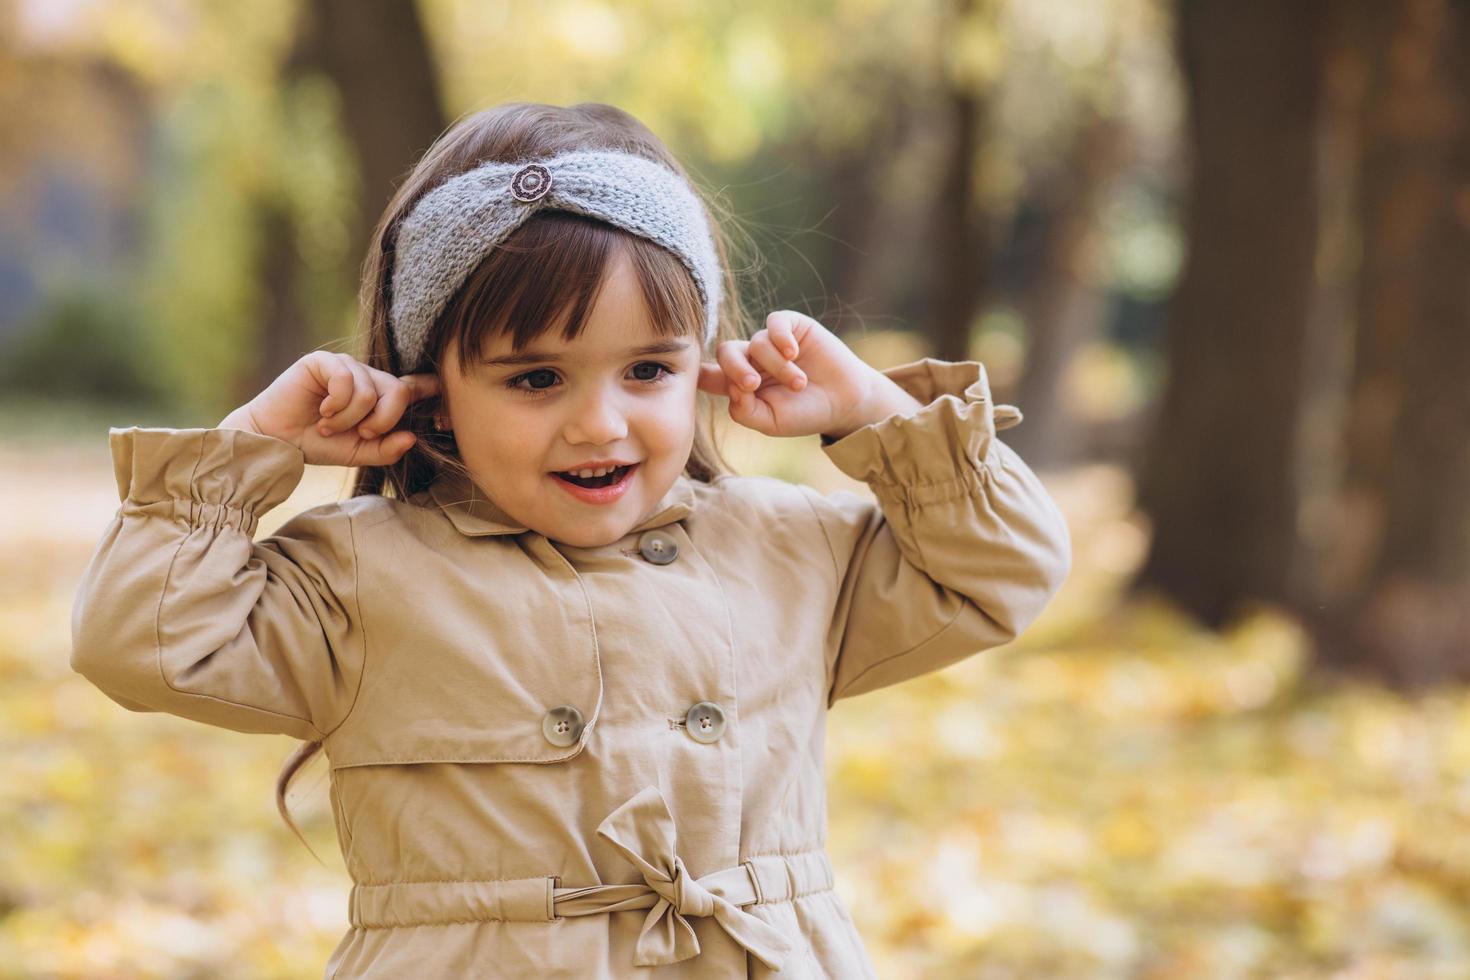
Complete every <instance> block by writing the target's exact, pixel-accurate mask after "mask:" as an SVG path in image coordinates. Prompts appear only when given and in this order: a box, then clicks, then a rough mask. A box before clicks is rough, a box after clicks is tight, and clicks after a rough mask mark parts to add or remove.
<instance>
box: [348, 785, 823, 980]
mask: <svg viewBox="0 0 1470 980" xmlns="http://www.w3.org/2000/svg"><path fill="white" fill-rule="evenodd" d="M597 833H598V835H599V836H601V837H603V838H604V839H606V840H607V841H608V842H609V843H611V844H612V845H613V847H615V848H617V850H618V852H619V853H621V854H622V855H623V856H624V857H625V858H627V859H628V861H629V863H630V864H632V865H633V866H634V867H635V868H637V869H638V871H639V873H640V874H641V875H642V876H643V881H642V882H639V883H635V884H626V885H587V886H582V887H576V888H563V887H560V885H561V879H560V878H559V877H558V876H556V875H543V876H539V877H535V878H514V879H500V880H496V881H424V882H389V883H386V884H381V885H354V886H353V888H352V893H351V896H350V898H349V901H348V920H349V921H350V922H351V923H352V926H353V927H354V928H362V929H379V928H390V927H394V926H412V925H428V924H445V923H453V922H484V921H505V922H551V921H554V920H556V919H560V918H566V917H569V916H579V915H597V914H601V913H604V912H625V911H631V910H636V909H649V910H650V911H649V913H648V915H647V916H646V917H645V918H644V920H643V929H642V931H641V933H640V934H639V936H638V943H637V945H636V947H635V948H634V956H633V963H634V965H636V966H660V965H666V964H669V963H677V962H679V961H681V960H686V959H689V958H691V957H694V956H698V955H699V940H698V939H697V938H696V936H695V933H694V928H693V926H691V925H690V924H689V921H688V920H687V919H686V918H685V917H686V916H691V915H692V916H713V917H714V919H715V921H717V922H718V923H719V924H720V926H721V927H722V928H723V929H724V930H725V931H726V932H727V933H729V935H730V936H731V938H733V939H734V940H735V941H736V942H738V943H739V944H740V945H741V946H743V947H744V948H745V949H747V950H749V951H750V953H751V954H752V955H754V956H755V957H756V958H758V959H759V960H760V961H761V962H762V963H764V964H766V966H768V967H770V968H771V969H772V970H779V969H780V968H781V964H782V962H783V961H784V960H785V958H786V956H787V954H789V953H790V952H791V951H792V950H793V949H795V948H796V943H795V942H794V941H793V940H792V939H791V938H790V937H788V936H786V935H785V934H784V933H782V932H781V931H780V930H778V929H776V928H775V927H774V926H772V925H771V924H770V923H768V922H766V921H765V920H763V919H760V918H758V917H756V916H754V915H751V914H750V913H749V912H746V911H745V910H744V909H743V908H741V906H745V905H762V904H771V903H775V902H788V901H791V900H792V899H794V898H799V897H801V896H802V895H809V894H812V893H814V892H820V891H827V890H829V889H831V888H832V887H833V886H834V879H833V874H832V863H831V861H830V860H829V859H828V857H827V853H826V851H824V850H821V849H816V850H811V851H802V852H798V853H794V854H764V855H758V856H756V857H752V858H749V859H748V860H746V861H743V862H741V863H740V864H737V865H735V866H734V867H731V868H724V869H722V870H720V871H714V872H711V873H710V874H707V875H704V876H703V877H701V878H693V877H691V876H690V875H689V872H688V869H687V868H686V867H685V865H684V861H683V859H682V858H680V857H679V855H678V852H677V847H676V844H677V840H676V836H675V831H674V820H673V816H672V814H671V813H670V812H669V808H668V804H667V803H666V802H665V801H664V798H663V796H662V794H660V793H659V791H658V787H656V786H648V787H645V788H644V789H642V790H641V791H639V792H638V793H637V794H636V795H635V796H633V797H632V798H631V799H629V800H628V801H627V802H625V803H624V804H622V805H621V806H619V807H618V808H617V809H616V810H614V811H613V812H612V813H610V814H608V816H607V818H606V819H604V820H603V821H602V823H601V824H600V825H599V826H598V828H597Z"/></svg>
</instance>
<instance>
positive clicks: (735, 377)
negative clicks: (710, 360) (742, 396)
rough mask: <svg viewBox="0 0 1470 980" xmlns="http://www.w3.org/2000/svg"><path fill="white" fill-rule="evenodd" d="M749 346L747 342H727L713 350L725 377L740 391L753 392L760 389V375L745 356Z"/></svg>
mask: <svg viewBox="0 0 1470 980" xmlns="http://www.w3.org/2000/svg"><path fill="white" fill-rule="evenodd" d="M749 346H750V343H749V342H748V341H744V340H727V341H725V342H724V343H722V344H720V346H719V347H717V348H716V349H715V359H716V360H718V361H719V362H720V367H722V368H723V369H724V371H725V376H726V377H728V378H729V379H730V381H731V382H732V383H733V384H734V385H735V386H737V387H739V388H740V389H741V390H742V391H754V390H755V389H756V388H758V387H760V383H761V377H760V373H759V372H758V371H756V369H755V366H754V365H753V364H751V363H750V359H749V358H747V357H746V356H745V351H746V349H747V348H748V347H749Z"/></svg>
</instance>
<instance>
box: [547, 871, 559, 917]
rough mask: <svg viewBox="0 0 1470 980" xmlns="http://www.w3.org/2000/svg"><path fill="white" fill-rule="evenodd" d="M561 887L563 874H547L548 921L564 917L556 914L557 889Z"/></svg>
mask: <svg viewBox="0 0 1470 980" xmlns="http://www.w3.org/2000/svg"><path fill="white" fill-rule="evenodd" d="M560 887H561V875H547V876H546V921H548V922H554V921H556V920H557V919H560V918H562V916H559V915H557V914H556V890H557V889H558V888H560Z"/></svg>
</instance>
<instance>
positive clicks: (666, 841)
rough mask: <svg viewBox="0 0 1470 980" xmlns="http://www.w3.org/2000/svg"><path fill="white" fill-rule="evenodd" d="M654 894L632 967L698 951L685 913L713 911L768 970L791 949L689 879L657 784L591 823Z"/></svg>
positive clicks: (772, 930)
mask: <svg viewBox="0 0 1470 980" xmlns="http://www.w3.org/2000/svg"><path fill="white" fill-rule="evenodd" d="M597 833H598V834H599V835H600V836H601V837H603V838H605V839H606V840H607V841H608V842H609V843H611V844H612V845H613V846H614V847H616V848H617V849H618V851H619V852H621V853H622V855H623V856H624V857H625V858H627V859H628V861H629V862H630V863H631V864H633V866H634V867H636V868H637V869H638V870H639V871H640V872H641V873H642V874H643V880H644V881H646V882H647V883H648V887H649V888H651V889H653V891H654V892H656V893H657V894H658V896H659V900H658V902H657V903H656V904H655V905H654V906H653V908H651V909H650V910H649V912H648V917H647V918H645V919H644V920H643V929H642V931H641V932H640V933H639V935H638V944H637V946H636V947H635V948H634V953H633V963H634V964H635V965H637V966H664V965H667V964H670V963H678V962H679V961H680V960H687V959H689V958H690V957H693V956H698V955H699V939H698V937H696V936H695V934H694V927H693V926H691V925H690V924H689V921H688V920H687V919H685V918H684V917H685V916H686V915H700V916H703V915H713V916H714V917H715V920H716V921H717V922H719V924H720V925H721V926H723V927H724V930H725V931H726V932H727V933H729V934H730V936H731V938H733V939H734V940H735V941H736V942H738V943H739V944H740V945H741V946H744V947H745V948H746V949H747V950H749V951H750V952H751V954H752V955H754V956H755V957H756V958H757V959H759V960H760V961H761V962H762V963H764V964H765V965H766V966H768V967H770V968H771V969H773V970H780V969H781V963H782V962H783V961H784V960H785V958H786V956H787V954H789V953H790V952H791V951H792V949H793V948H794V947H793V944H792V942H791V940H790V939H788V938H787V937H786V936H784V935H783V934H782V933H781V932H780V931H778V930H777V929H776V928H775V927H773V926H771V925H770V924H769V923H767V922H763V921H762V920H760V919H758V918H756V917H755V916H753V915H751V914H750V913H749V912H746V911H745V910H744V909H742V908H740V906H738V905H735V904H734V903H732V902H730V901H728V900H726V899H724V898H721V897H720V896H718V895H716V894H714V893H713V892H711V891H710V890H709V889H708V888H705V887H704V886H703V885H701V884H700V883H699V882H698V881H697V880H695V879H694V878H692V877H690V875H689V870H688V869H687V868H685V867H684V861H683V859H682V858H680V857H679V855H678V853H677V851H676V849H675V844H676V834H675V831H674V817H673V814H671V813H670V812H669V806H668V804H667V803H666V802H665V801H664V798H663V796H662V794H660V793H659V791H658V787H656V786H646V787H644V788H643V789H642V790H640V791H639V792H638V793H637V795H635V796H633V797H632V798H631V799H629V800H628V801H627V802H626V803H624V804H623V805H622V806H620V807H618V808H617V809H616V810H614V811H613V812H612V813H610V814H608V815H607V817H606V818H605V819H604V820H603V821H602V823H601V824H599V825H598V827H597Z"/></svg>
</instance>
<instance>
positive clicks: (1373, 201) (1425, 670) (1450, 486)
mask: <svg viewBox="0 0 1470 980" xmlns="http://www.w3.org/2000/svg"><path fill="white" fill-rule="evenodd" d="M1341 13H1342V16H1343V19H1344V24H1345V29H1344V30H1343V31H1341V35H1340V36H1341V37H1342V40H1343V50H1344V55H1345V56H1346V57H1348V58H1354V59H1355V60H1356V65H1355V66H1354V67H1355V69H1356V72H1357V74H1358V75H1359V76H1360V77H1361V80H1362V81H1361V92H1362V98H1361V99H1360V102H1359V105H1360V112H1361V116H1360V119H1359V120H1358V125H1357V133H1358V134H1359V137H1360V140H1361V148H1360V159H1361V163H1360V174H1359V180H1358V193H1357V215H1356V217H1357V220H1358V223H1359V229H1360V239H1361V260H1360V265H1359V268H1358V279H1357V283H1358V293H1357V317H1356V321H1357V323H1356V343H1355V345H1354V356H1353V362H1352V374H1351V378H1350V382H1349V390H1348V397H1347V418H1346V424H1345V426H1344V429H1343V433H1342V441H1343V447H1344V451H1343V470H1344V473H1343V488H1342V497H1341V502H1340V503H1341V509H1340V512H1339V514H1338V520H1337V522H1336V524H1335V525H1334V530H1335V531H1336V532H1337V533H1336V534H1335V535H1334V539H1333V540H1332V541H1331V542H1330V544H1331V546H1332V547H1331V548H1330V550H1329V551H1328V554H1327V561H1326V564H1325V575H1324V580H1323V583H1322V586H1321V592H1322V593H1323V594H1322V596H1321V598H1322V599H1323V600H1324V601H1323V602H1322V606H1323V609H1322V610H1321V611H1320V612H1318V613H1317V614H1316V616H1315V617H1314V618H1315V619H1316V621H1317V622H1318V624H1319V625H1318V629H1317V632H1318V636H1319V645H1320V649H1321V650H1322V652H1323V655H1324V657H1326V658H1328V659H1329V660H1331V661H1332V662H1334V663H1336V664H1339V665H1343V666H1352V667H1360V668H1364V669H1366V670H1368V671H1370V672H1372V673H1373V674H1375V675H1377V676H1379V677H1381V678H1383V679H1386V680H1389V681H1391V682H1394V683H1401V684H1406V685H1419V684H1426V683H1431V682H1436V681H1441V680H1445V679H1448V678H1452V677H1453V678H1457V679H1459V680H1466V679H1470V385H1467V384H1466V381H1465V379H1466V378H1467V377H1470V290H1467V288H1466V286H1465V282H1464V270H1465V268H1466V267H1467V262H1470V204H1467V201H1470V55H1467V53H1466V50H1465V46H1466V44H1467V43H1470V12H1467V11H1466V9H1465V7H1464V5H1463V4H1459V3H1454V2H1449V0H1416V2H1413V3H1405V4H1399V3H1389V2H1386V0H1356V2H1354V3H1351V4H1347V5H1345V6H1344V7H1342V8H1341Z"/></svg>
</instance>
